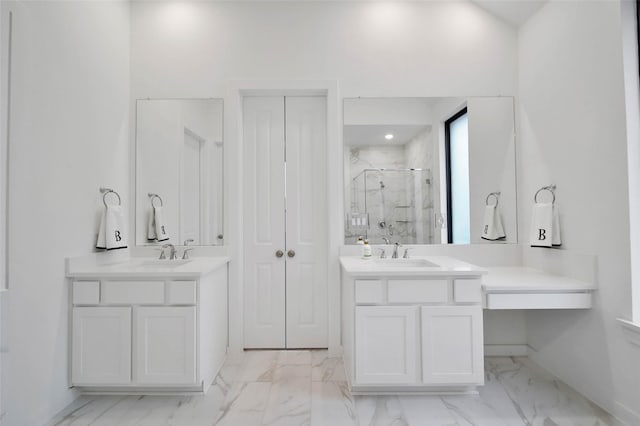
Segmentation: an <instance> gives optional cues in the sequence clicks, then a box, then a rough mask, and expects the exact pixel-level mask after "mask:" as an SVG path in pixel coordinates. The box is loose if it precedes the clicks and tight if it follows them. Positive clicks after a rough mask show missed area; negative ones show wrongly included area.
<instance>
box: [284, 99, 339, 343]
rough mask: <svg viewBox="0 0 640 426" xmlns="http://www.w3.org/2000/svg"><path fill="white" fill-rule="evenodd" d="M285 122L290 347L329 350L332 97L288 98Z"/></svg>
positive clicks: (287, 307)
mask: <svg viewBox="0 0 640 426" xmlns="http://www.w3.org/2000/svg"><path fill="white" fill-rule="evenodd" d="M285 121H286V127H285V128H286V137H285V139H286V144H285V147H286V156H287V165H286V167H287V168H286V171H287V173H286V217H287V220H286V251H287V267H286V283H287V285H286V303H285V306H286V312H287V315H286V324H287V342H286V343H287V348H326V347H327V345H328V329H329V327H328V325H327V324H328V323H327V234H328V233H327V214H326V208H327V188H326V182H327V177H326V174H327V173H326V170H327V167H326V151H327V136H326V133H327V130H326V126H327V101H326V98H323V97H287V98H286V120H285ZM292 254H293V256H290V255H292Z"/></svg>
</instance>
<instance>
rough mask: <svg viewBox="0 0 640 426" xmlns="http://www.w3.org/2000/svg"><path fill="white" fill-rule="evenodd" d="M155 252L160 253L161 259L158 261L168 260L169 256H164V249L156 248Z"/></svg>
mask: <svg viewBox="0 0 640 426" xmlns="http://www.w3.org/2000/svg"><path fill="white" fill-rule="evenodd" d="M154 250H156V251H159V252H160V257H158V260H164V259H166V258H167V256H166V255H165V254H164V248H162V247H160V248H155V249H154Z"/></svg>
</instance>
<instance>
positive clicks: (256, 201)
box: [243, 97, 286, 348]
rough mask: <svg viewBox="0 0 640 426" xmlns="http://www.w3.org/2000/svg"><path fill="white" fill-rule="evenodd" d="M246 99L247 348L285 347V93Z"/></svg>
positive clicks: (245, 333)
mask: <svg viewBox="0 0 640 426" xmlns="http://www.w3.org/2000/svg"><path fill="white" fill-rule="evenodd" d="M243 102H244V103H243V111H244V119H243V131H244V136H243V138H244V153H243V155H244V170H245V173H244V179H245V181H244V195H243V197H244V213H243V219H244V347H245V348H284V347H285V344H286V343H285V312H286V307H285V257H286V255H284V251H285V198H284V197H285V195H284V191H285V170H284V122H285V120H284V98H283V97H246V98H244V101H243ZM278 251H281V252H282V256H281V257H278V255H279V254H280V253H278Z"/></svg>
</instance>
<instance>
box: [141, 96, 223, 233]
mask: <svg viewBox="0 0 640 426" xmlns="http://www.w3.org/2000/svg"><path fill="white" fill-rule="evenodd" d="M222 129H223V101H222V99H140V100H138V101H137V102H136V161H135V179H136V187H135V197H136V202H135V229H136V231H135V233H136V244H137V245H149V244H158V243H160V244H162V243H167V242H169V243H172V244H176V245H178V244H180V245H182V244H184V242H185V241H187V240H193V241H192V242H190V244H193V245H222V244H223V243H224V235H223V131H222ZM160 227H162V228H161V229H160ZM156 228H157V229H156ZM156 231H157V232H156ZM162 232H164V233H165V235H161V233H162ZM166 237H168V238H169V239H168V240H165V238H166ZM162 240H164V241H162Z"/></svg>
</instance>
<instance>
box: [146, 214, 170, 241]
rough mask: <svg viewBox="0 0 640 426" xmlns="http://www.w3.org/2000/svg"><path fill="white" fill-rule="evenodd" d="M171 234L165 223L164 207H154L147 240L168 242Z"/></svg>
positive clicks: (150, 216) (150, 215) (150, 217)
mask: <svg viewBox="0 0 640 426" xmlns="http://www.w3.org/2000/svg"><path fill="white" fill-rule="evenodd" d="M168 239H169V234H168V233H167V227H166V225H165V223H164V219H163V214H162V207H153V208H152V210H151V211H150V212H149V221H148V225H147V240H157V241H167V240H168Z"/></svg>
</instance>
